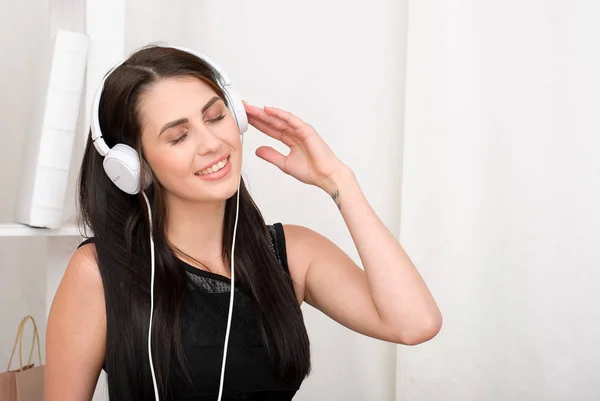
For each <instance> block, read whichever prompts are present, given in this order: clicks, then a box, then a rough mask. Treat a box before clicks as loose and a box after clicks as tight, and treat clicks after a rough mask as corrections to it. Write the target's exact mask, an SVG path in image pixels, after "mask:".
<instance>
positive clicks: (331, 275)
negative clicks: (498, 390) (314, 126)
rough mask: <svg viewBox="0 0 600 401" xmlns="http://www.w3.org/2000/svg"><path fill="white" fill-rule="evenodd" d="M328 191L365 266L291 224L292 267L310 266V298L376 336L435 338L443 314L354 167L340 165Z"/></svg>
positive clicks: (307, 287)
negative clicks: (370, 200) (368, 196)
mask: <svg viewBox="0 0 600 401" xmlns="http://www.w3.org/2000/svg"><path fill="white" fill-rule="evenodd" d="M324 190H326V191H327V192H329V193H330V194H331V195H332V198H334V200H335V202H336V204H337V205H338V207H339V208H340V211H341V213H342V215H343V217H344V221H345V222H346V225H347V227H348V230H349V231H350V234H351V236H352V239H353V240H354V244H355V245H356V249H357V250H358V253H359V255H360V259H361V261H362V264H363V266H364V271H363V270H361V269H360V268H359V267H358V266H357V265H356V264H355V263H354V262H353V261H352V260H351V259H350V258H349V257H348V256H347V255H346V254H345V253H344V252H343V251H342V250H341V249H340V248H339V247H338V246H336V245H335V244H334V243H332V242H331V241H329V240H327V239H326V238H325V237H323V236H321V235H319V234H317V233H315V232H314V231H312V230H309V229H307V228H304V227H299V226H288V225H286V226H285V230H286V237H289V241H288V242H289V247H290V248H294V249H290V251H289V253H290V255H293V256H294V257H295V260H291V261H290V266H291V268H297V269H299V270H305V273H304V277H305V279H304V288H305V294H306V295H305V300H306V302H307V303H308V304H310V305H313V306H314V307H316V308H317V309H319V310H321V311H322V312H324V313H325V314H327V315H328V316H330V317H331V318H333V319H334V320H336V321H338V322H339V323H341V324H343V325H344V326H346V327H349V328H351V329H353V330H355V331H357V332H360V333H362V334H365V335H368V336H371V337H375V338H379V339H383V340H386V341H391V342H396V343H401V344H408V345H415V344H419V343H422V342H424V341H427V340H429V339H431V338H433V337H434V336H435V335H436V334H437V333H438V332H439V330H440V328H441V325H442V316H441V313H440V311H439V309H438V307H437V305H436V303H435V301H434V299H433V297H432V295H431V293H430V292H429V289H428V288H427V285H426V284H425V282H424V281H423V279H422V278H421V276H420V274H419V272H418V271H417V269H416V268H415V266H414V265H413V263H412V262H411V260H410V258H409V257H408V256H407V255H406V253H405V252H404V250H403V249H402V246H401V245H400V244H399V243H398V241H397V240H396V238H394V236H393V235H392V233H391V232H390V231H389V230H388V229H387V228H386V227H385V225H384V224H383V223H382V222H381V220H380V219H379V218H378V217H377V215H376V214H375V212H374V211H373V209H372V208H371V206H370V205H369V203H368V201H367V200H366V198H365V196H364V194H363V193H362V191H361V189H360V187H359V185H358V182H357V181H356V179H355V177H354V174H353V173H352V171H351V170H349V169H347V170H341V171H340V174H339V175H336V176H334V177H333V179H332V180H330V182H328V183H327V184H326V185H324ZM334 194H335V195H334ZM294 264H296V266H293V265H294ZM298 265H300V266H298Z"/></svg>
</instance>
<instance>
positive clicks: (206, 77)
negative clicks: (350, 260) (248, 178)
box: [78, 46, 310, 401]
mask: <svg viewBox="0 0 600 401" xmlns="http://www.w3.org/2000/svg"><path fill="white" fill-rule="evenodd" d="M181 76H191V77H196V78H198V79H200V80H203V81H204V82H206V83H208V84H209V85H210V86H211V87H212V88H213V89H214V90H215V91H216V92H217V94H219V96H221V98H223V99H224V100H225V98H224V96H223V93H222V91H221V90H220V88H219V86H218V85H217V83H216V82H217V81H216V77H215V76H214V75H213V72H212V70H211V69H210V68H209V67H208V66H207V65H206V64H205V62H204V61H203V60H201V59H199V58H198V57H196V56H194V55H192V54H190V53H187V52H184V51H181V50H178V49H174V48H170V47H160V46H149V47H145V48H143V49H140V50H138V51H137V52H135V53H134V54H132V55H131V56H130V57H129V58H128V59H127V60H126V61H125V62H124V63H123V64H122V65H121V66H119V67H118V68H116V69H115V70H114V71H113V72H112V73H111V75H110V76H109V77H108V78H107V79H106V82H105V85H104V90H103V93H102V97H101V99H100V110H99V121H100V127H101V129H102V133H103V137H104V139H105V141H106V143H107V144H108V146H111V147H112V146H114V145H115V144H117V143H124V144H127V145H129V146H131V147H133V148H134V149H137V151H138V154H139V155H140V157H142V155H143V152H142V148H141V121H140V112H139V101H140V95H141V94H142V93H144V91H146V90H148V88H149V87H150V86H151V85H153V84H154V83H156V82H157V81H158V80H160V79H164V78H169V77H181ZM102 161H103V158H102V157H101V156H100V155H99V154H98V152H97V151H96V150H95V149H94V146H93V144H92V141H91V137H88V141H87V145H86V149H85V154H84V157H83V163H82V166H81V170H80V173H79V180H78V187H79V188H78V189H79V209H80V214H79V216H80V224H81V225H82V226H83V227H89V228H90V229H91V230H92V232H93V236H94V243H95V246H96V252H97V258H98V259H97V260H98V266H99V269H100V274H101V277H102V282H103V285H104V295H105V300H106V324H107V328H106V329H107V333H106V358H105V365H104V367H105V370H106V372H107V378H108V392H109V397H110V399H111V401H125V400H127V401H132V400H147V399H150V398H151V397H153V388H152V378H151V374H150V365H149V363H148V356H147V347H148V342H147V333H148V321H149V311H150V274H149V271H150V269H149V266H150V244H149V234H150V233H149V227H150V226H149V224H148V216H147V211H146V205H145V201H144V199H143V197H142V195H141V194H138V195H135V196H132V195H128V194H126V193H124V192H122V191H121V190H119V189H118V188H117V187H116V186H115V185H114V184H113V183H112V182H111V181H110V179H109V178H108V177H107V176H106V174H105V173H104V170H103V167H102ZM143 169H149V167H148V166H147V165H145V164H144V166H143ZM143 175H144V174H143ZM164 191H165V189H164V188H163V187H162V186H161V185H160V183H159V182H158V181H156V180H154V181H153V182H152V183H151V184H150V186H149V187H148V189H147V190H146V191H145V192H146V194H147V196H148V199H149V201H150V204H151V207H152V211H153V212H152V227H153V232H152V234H153V236H154V243H155V262H156V272H155V274H156V276H155V289H154V291H155V294H154V297H155V300H156V299H159V300H160V302H157V304H156V306H155V311H154V313H155V315H154V318H153V327H152V350H153V362H154V368H155V372H156V376H157V383H158V386H159V392H160V396H161V399H163V400H165V401H166V400H169V399H172V394H173V391H172V389H171V386H172V383H173V382H174V380H173V377H174V375H184V377H187V378H188V379H189V377H190V375H189V372H187V370H186V367H185V366H186V365H185V352H184V349H183V346H182V343H181V325H182V316H183V308H184V304H185V302H186V299H187V297H186V294H187V292H188V287H187V280H188V279H187V276H186V274H185V271H184V269H183V268H182V266H181V263H178V259H177V257H176V254H175V251H176V250H175V249H174V247H173V246H171V245H170V244H169V242H168V240H167V238H166V236H165V232H164V231H165V227H166V219H167V213H166V203H165V194H164ZM236 195H237V194H235V195H234V196H232V197H231V198H230V199H228V200H227V201H226V206H225V216H224V230H223V245H222V252H223V257H224V258H227V257H228V256H227V255H230V253H231V247H232V237H233V229H234V222H235V209H236V208H235V207H236V202H237V199H236V198H237V196H236ZM268 235H269V234H268V230H267V228H266V225H265V221H264V219H263V216H262V214H261V213H260V211H259V209H258V207H257V206H256V204H255V203H254V201H253V200H252V198H251V196H250V194H249V193H248V190H247V189H246V187H245V185H244V182H243V181H242V183H241V186H240V210H239V222H238V229H237V234H236V236H237V238H236V248H235V250H236V254H235V266H236V268H235V270H236V282H237V283H239V284H240V285H241V286H243V287H244V288H245V289H246V290H247V291H248V293H249V294H250V296H251V297H252V299H253V301H254V304H255V307H256V310H257V311H258V317H259V326H260V327H261V331H262V334H263V340H264V344H265V347H266V349H267V350H268V352H269V355H270V356H271V358H272V361H273V363H274V366H275V367H276V371H277V372H278V374H279V376H280V377H281V378H282V379H289V380H298V379H302V378H304V377H305V376H306V375H308V373H309V371H310V352H309V340H308V335H307V332H306V328H305V326H304V321H303V317H302V312H301V310H300V307H299V305H298V302H297V300H296V298H295V295H294V292H293V290H292V288H291V281H290V280H291V279H290V277H289V275H287V274H286V273H285V271H284V269H282V267H281V266H280V265H279V262H278V261H277V259H276V258H275V256H274V255H273V253H272V252H271V251H270V249H269V241H270V239H269V236H268Z"/></svg>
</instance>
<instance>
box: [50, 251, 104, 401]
mask: <svg viewBox="0 0 600 401" xmlns="http://www.w3.org/2000/svg"><path fill="white" fill-rule="evenodd" d="M95 253H96V252H95V247H94V245H93V244H86V245H84V246H82V247H81V248H79V249H78V250H77V251H76V252H75V253H74V254H73V256H72V257H71V260H70V261H69V264H68V265H67V269H66V271H65V274H64V276H63V278H62V280H61V283H60V285H59V287H58V290H57V292H56V295H55V296H54V300H53V302H52V307H51V309H50V315H49V317H48V325H47V328H46V368H45V383H44V387H45V388H44V393H45V395H44V400H45V401H82V400H91V399H92V397H93V395H94V390H95V388H96V383H97V382H98V376H99V375H100V371H101V370H102V364H103V363H104V355H105V347H106V310H105V306H104V290H103V286H102V280H101V277H100V273H99V271H98V265H97V263H96V261H95Z"/></svg>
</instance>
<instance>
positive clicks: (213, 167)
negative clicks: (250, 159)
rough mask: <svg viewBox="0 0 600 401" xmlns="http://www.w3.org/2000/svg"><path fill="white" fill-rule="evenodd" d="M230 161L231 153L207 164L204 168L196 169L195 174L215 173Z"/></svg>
mask: <svg viewBox="0 0 600 401" xmlns="http://www.w3.org/2000/svg"><path fill="white" fill-rule="evenodd" d="M228 163H229V155H226V156H223V157H221V158H220V159H217V160H215V161H214V162H213V163H212V164H209V165H207V166H205V167H204V168H203V169H201V170H199V171H196V172H195V173H194V174H195V175H198V176H200V175H209V174H214V173H216V172H218V171H220V170H221V169H223V168H224V167H225V166H227V164H228Z"/></svg>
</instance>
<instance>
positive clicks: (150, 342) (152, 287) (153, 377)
mask: <svg viewBox="0 0 600 401" xmlns="http://www.w3.org/2000/svg"><path fill="white" fill-rule="evenodd" d="M142 195H143V196H144V200H145V201H146V206H148V221H149V225H150V266H151V269H152V271H151V279H150V325H149V326H148V360H149V362H150V373H151V374H152V384H153V385H154V399H155V400H156V401H160V398H159V396H158V385H157V384H156V375H155V373H154V364H153V363H152V341H151V340H152V316H153V314H154V238H153V236H152V209H151V208H150V202H149V201H148V197H147V196H146V193H145V192H144V191H142Z"/></svg>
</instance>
